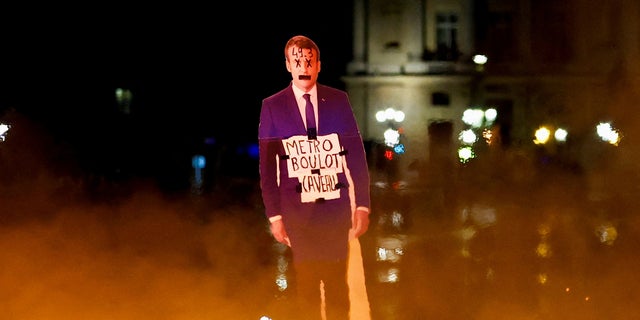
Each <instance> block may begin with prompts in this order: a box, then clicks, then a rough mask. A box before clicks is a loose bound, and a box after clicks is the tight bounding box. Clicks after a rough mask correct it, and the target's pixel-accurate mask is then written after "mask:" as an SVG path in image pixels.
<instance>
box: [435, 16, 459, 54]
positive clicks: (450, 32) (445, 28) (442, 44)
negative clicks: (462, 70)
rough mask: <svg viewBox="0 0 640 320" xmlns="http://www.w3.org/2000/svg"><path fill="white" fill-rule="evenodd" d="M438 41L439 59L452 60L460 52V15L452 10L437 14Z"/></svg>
mask: <svg viewBox="0 0 640 320" xmlns="http://www.w3.org/2000/svg"><path fill="white" fill-rule="evenodd" d="M436 41H437V45H438V47H437V52H436V56H437V59H438V60H447V61H452V60H456V59H457V58H458V56H459V52H458V15H457V14H455V13H451V12H447V13H444V12H441V13H437V14H436Z"/></svg>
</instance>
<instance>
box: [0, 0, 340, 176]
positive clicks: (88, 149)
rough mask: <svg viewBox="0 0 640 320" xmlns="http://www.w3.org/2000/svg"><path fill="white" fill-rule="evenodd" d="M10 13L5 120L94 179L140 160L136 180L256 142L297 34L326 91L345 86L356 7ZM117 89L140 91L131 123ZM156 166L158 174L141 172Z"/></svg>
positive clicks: (121, 7)
mask: <svg viewBox="0 0 640 320" xmlns="http://www.w3.org/2000/svg"><path fill="white" fill-rule="evenodd" d="M12 10H13V11H12ZM12 10H9V11H7V10H4V15H5V16H6V17H7V18H9V19H6V20H5V21H4V22H2V28H1V29H2V31H1V32H2V42H3V46H2V47H3V48H2V50H3V56H4V58H3V59H2V60H0V61H2V62H1V64H0V72H1V74H2V82H3V83H2V86H1V88H0V117H2V115H3V114H6V113H7V112H8V110H15V111H17V112H18V113H19V114H21V115H22V116H24V117H25V118H27V119H29V121H33V122H35V123H37V124H38V125H42V126H43V127H44V130H45V132H46V134H47V135H49V136H50V138H52V139H54V140H56V141H58V142H59V143H60V144H64V145H68V146H69V147H70V148H73V150H74V151H73V154H74V155H75V156H76V157H77V158H78V159H77V160H78V161H79V162H80V163H81V165H83V166H84V167H85V168H87V169H88V170H96V171H104V172H108V171H109V170H112V169H113V168H112V167H114V166H118V164H114V163H112V162H118V163H128V162H137V163H138V164H137V165H131V167H132V169H131V171H135V170H137V169H133V168H139V167H146V168H147V169H145V170H148V171H150V172H149V174H152V175H153V174H155V173H157V172H159V171H162V172H166V171H172V170H174V169H173V167H172V166H173V165H174V164H175V163H178V162H180V163H182V162H184V161H182V160H183V159H185V158H187V159H188V158H189V157H191V155H192V154H193V153H196V152H199V151H202V150H203V148H206V147H207V146H203V144H204V141H209V142H210V143H211V142H212V141H214V144H217V145H218V146H222V145H224V148H225V150H227V151H226V153H227V154H232V153H234V152H236V151H237V150H239V148H244V146H246V145H248V144H251V143H255V141H256V137H257V126H258V115H259V109H260V103H261V100H262V99H263V98H265V97H266V96H268V95H270V94H272V93H275V92H276V91H278V90H280V89H281V88H283V87H285V86H287V85H288V83H289V81H290V75H289V73H287V71H286V69H285V65H284V56H283V47H284V44H285V43H286V40H287V39H288V38H289V37H291V36H293V35H295V34H305V35H308V36H310V37H311V38H313V39H314V40H315V41H316V42H317V43H318V45H319V46H320V49H321V52H322V62H323V69H322V72H321V74H320V79H319V81H320V82H321V83H324V84H329V85H332V86H336V87H344V85H343V83H342V82H341V80H340V79H339V77H340V76H342V75H344V73H345V70H346V65H347V63H348V62H349V61H350V60H351V57H352V2H351V1H328V2H327V1H323V2H319V3H317V4H315V5H313V3H307V2H294V1H284V2H282V1H279V2H273V3H271V2H269V3H268V4H267V3H258V4H253V3H252V4H247V3H244V2H236V3H230V4H225V5H224V6H222V5H221V7H220V8H215V6H211V5H209V4H206V5H205V4H197V5H196V4H184V3H181V4H179V5H176V4H164V5H160V4H157V3H154V4H153V5H135V4H131V3H127V4H124V3H123V4H118V3H109V4H108V5H107V4H105V5H103V6H100V5H95V6H93V5H92V6H90V7H68V8H63V7H60V6H58V5H57V6H56V7H50V8H47V7H44V6H41V7H35V8H33V7H32V8H21V9H12ZM116 87H126V88H129V89H131V90H132V92H133V102H132V112H131V114H130V115H128V116H124V115H123V114H121V113H119V112H118V110H117V107H116V105H115V98H114V90H115V88H116ZM0 119H2V118H0ZM207 139H208V140H207ZM209 146H210V145H209ZM230 150H236V151H230ZM241 153H242V152H241ZM167 154H171V156H169V157H168V158H170V159H168V158H167V157H165V156H164V155H167ZM163 157H164V158H163ZM145 159H146V160H145ZM148 159H156V160H154V161H153V163H155V165H153V166H147V165H141V164H140V163H142V162H144V163H146V161H147V160H148ZM125 166H126V165H125ZM154 166H155V167H154ZM134 174H135V173H134Z"/></svg>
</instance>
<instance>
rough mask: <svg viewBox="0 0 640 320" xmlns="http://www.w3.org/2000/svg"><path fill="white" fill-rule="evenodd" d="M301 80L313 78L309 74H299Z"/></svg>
mask: <svg viewBox="0 0 640 320" xmlns="http://www.w3.org/2000/svg"><path fill="white" fill-rule="evenodd" d="M298 79H299V80H311V76H307V75H299V76H298Z"/></svg>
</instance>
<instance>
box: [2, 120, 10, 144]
mask: <svg viewBox="0 0 640 320" xmlns="http://www.w3.org/2000/svg"><path fill="white" fill-rule="evenodd" d="M10 128H11V126H10V125H8V124H4V123H0V142H2V141H4V140H5V138H6V136H7V132H9V129H10Z"/></svg>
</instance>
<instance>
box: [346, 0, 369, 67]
mask: <svg viewBox="0 0 640 320" xmlns="http://www.w3.org/2000/svg"><path fill="white" fill-rule="evenodd" d="M365 1H366V0H354V1H353V60H352V61H351V62H349V65H348V66H347V73H348V74H357V73H363V72H365V71H366V70H367V64H366V55H367V49H366V42H367V40H366V39H367V38H366V30H367V17H366V12H367V11H366V9H365Z"/></svg>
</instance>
